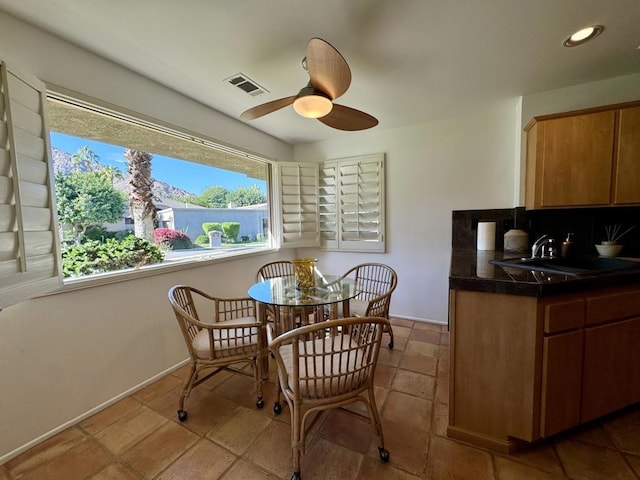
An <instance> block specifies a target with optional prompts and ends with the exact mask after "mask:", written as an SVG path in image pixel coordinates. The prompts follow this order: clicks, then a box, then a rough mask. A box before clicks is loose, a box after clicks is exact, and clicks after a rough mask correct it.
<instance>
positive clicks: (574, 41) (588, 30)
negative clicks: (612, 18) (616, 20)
mask: <svg viewBox="0 0 640 480" xmlns="http://www.w3.org/2000/svg"><path fill="white" fill-rule="evenodd" d="M603 30H604V27H603V26H602V25H590V26H588V27H585V28H583V29H581V30H578V31H577V32H576V33H574V34H573V35H571V36H570V37H569V38H567V39H566V40H565V41H564V43H563V45H564V46H565V47H575V46H576V45H582V44H583V43H585V42H588V41H589V40H591V39H592V38H596V37H597V36H598V35H600V34H601V33H602V31H603Z"/></svg>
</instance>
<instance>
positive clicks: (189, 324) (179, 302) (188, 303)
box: [169, 285, 203, 356]
mask: <svg viewBox="0 0 640 480" xmlns="http://www.w3.org/2000/svg"><path fill="white" fill-rule="evenodd" d="M194 291H197V292H198V293H199V294H203V292H200V291H198V290H196V289H194V288H193V287H187V286H185V285H176V286H174V287H171V289H170V290H169V303H170V304H171V307H172V308H173V313H175V315H176V320H178V325H179V326H180V330H181V331H182V335H183V336H184V340H185V342H186V344H187V347H188V348H189V354H190V355H191V356H194V355H193V347H192V344H193V339H194V338H195V336H196V335H197V334H198V332H200V330H202V326H200V325H199V323H200V317H199V316H198V310H197V308H196V305H195V303H194V301H193V295H192V292H194Z"/></svg>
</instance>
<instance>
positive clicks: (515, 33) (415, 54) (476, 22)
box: [0, 0, 640, 144]
mask: <svg viewBox="0 0 640 480" xmlns="http://www.w3.org/2000/svg"><path fill="white" fill-rule="evenodd" d="M0 9H3V10H5V11H7V12H8V13H11V14H13V15H15V16H17V17H19V18H22V19H24V20H26V21H28V22H30V23H34V24H36V25H38V26H40V27H41V28H43V29H45V30H49V31H51V32H53V33H54V34H57V35H59V36H61V37H64V38H66V39H68V40H69V41H71V42H73V43H76V44H79V45H82V46H84V47H85V48H87V49H89V50H91V51H93V52H96V53H98V54H100V55H102V56H104V57H106V58H108V59H111V60H113V61H115V62H117V63H119V64H122V65H125V66H127V67H128V68H130V69H132V70H134V71H136V72H138V73H140V74H142V75H145V76H147V77H150V78H152V79H155V80H156V81H158V82H160V83H162V84H164V85H166V86H168V87H170V88H172V89H174V90H177V91H179V92H182V93H184V94H185V95H188V96H190V97H192V98H194V99H196V100H198V101H200V102H202V103H204V104H206V105H209V106H211V107H212V108H215V109H216V110H219V111H221V112H223V113H225V114H227V115H229V116H230V117H233V118H236V119H238V118H239V116H240V114H241V113H242V112H243V111H244V110H246V109H248V108H250V107H253V106H255V105H258V104H261V103H264V102H267V101H271V100H275V99H278V98H281V97H286V96H289V95H295V94H296V93H297V92H298V90H299V89H300V88H302V87H303V86H305V84H306V83H307V80H308V76H307V73H306V72H305V71H304V70H303V69H302V67H301V60H302V58H303V57H304V55H305V49H306V44H307V42H308V40H309V39H310V38H311V37H320V38H323V39H324V40H326V41H328V42H329V43H331V44H332V45H333V46H335V47H336V48H337V49H338V50H339V51H340V52H341V53H342V55H343V56H344V57H345V59H346V60H347V62H348V63H349V65H350V67H351V71H352V76H353V78H352V82H351V87H350V88H349V90H348V91H347V93H346V94H345V95H343V96H342V97H340V98H339V99H338V100H337V103H341V104H343V105H347V106H349V107H352V108H356V109H358V110H363V111H365V112H367V113H369V114H371V115H373V116H375V117H376V118H378V120H379V121H380V123H379V125H378V126H377V127H374V128H376V129H388V128H394V127H399V126H404V125H410V124H415V123H420V122H424V121H429V120H433V119H437V118H441V117H444V116H448V115H455V114H456V113H460V112H463V111H466V110H469V109H470V108H473V107H474V106H477V105H481V104H482V103H484V102H490V101H493V100H496V99H501V98H508V97H516V96H520V95H525V94H530V93H535V92H540V91H546V90H550V89H554V88H559V87H564V86H569V85H576V84H579V83H585V82H591V81H596V80H600V79H604V78H610V77H615V76H620V75H626V74H631V73H638V72H640V50H639V49H638V47H639V46H640V0H533V1H532V0H486V1H485V0H322V1H317V0H314V1H311V0H182V1H177V0H108V1H99V0H0ZM589 24H601V25H604V26H605V31H604V33H602V34H601V35H600V36H599V37H597V38H596V39H595V40H593V41H592V42H590V43H588V44H585V45H582V46H578V47H574V48H570V49H569V48H565V47H563V46H562V42H563V40H564V39H565V37H567V36H568V35H569V34H570V33H572V32H573V31H575V30H577V29H579V28H581V27H583V26H585V25H589ZM237 73H243V74H245V75H247V76H249V77H250V78H251V79H253V80H254V81H256V82H257V83H258V84H260V85H261V86H263V87H264V88H266V89H267V90H268V91H269V93H268V94H264V95H261V96H258V97H252V96H250V95H248V94H246V93H245V92H243V91H241V90H240V89H238V88H236V87H233V86H231V85H229V84H228V83H226V82H225V79H227V78H229V77H231V76H232V75H235V74H237ZM250 123H251V124H252V125H253V126H255V128H257V129H259V130H262V131H264V132H266V133H268V134H270V135H273V136H275V137H278V138H281V139H282V140H284V141H287V142H289V143H292V144H299V143H306V142H312V141H320V140H325V139H330V138H336V137H337V136H342V135H350V133H348V132H342V131H339V130H334V129H331V128H330V127H327V126H325V125H323V124H322V123H320V122H318V121H316V120H309V119H303V118H302V117H299V116H297V115H296V114H295V113H294V112H293V109H292V107H290V106H289V107H286V108H284V109H282V110H279V111H277V112H275V113H272V114H269V115H267V116H264V117H262V118H260V119H257V120H253V121H251V122H250Z"/></svg>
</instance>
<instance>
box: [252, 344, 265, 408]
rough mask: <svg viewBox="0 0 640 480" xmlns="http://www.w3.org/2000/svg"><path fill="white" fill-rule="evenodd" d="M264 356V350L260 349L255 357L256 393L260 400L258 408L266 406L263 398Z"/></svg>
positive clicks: (257, 403)
mask: <svg viewBox="0 0 640 480" xmlns="http://www.w3.org/2000/svg"><path fill="white" fill-rule="evenodd" d="M262 357H263V352H262V351H260V352H259V353H258V355H257V356H256V357H255V358H254V359H253V377H254V380H255V382H256V394H257V396H258V400H257V401H256V408H263V407H264V399H263V398H262V386H263V379H262Z"/></svg>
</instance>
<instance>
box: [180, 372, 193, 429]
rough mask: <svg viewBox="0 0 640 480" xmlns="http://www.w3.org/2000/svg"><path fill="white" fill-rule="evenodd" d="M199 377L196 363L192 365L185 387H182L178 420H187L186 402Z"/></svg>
mask: <svg viewBox="0 0 640 480" xmlns="http://www.w3.org/2000/svg"><path fill="white" fill-rule="evenodd" d="M197 376H198V373H197V370H196V364H195V362H192V363H191V370H190V371H189V376H188V377H187V378H186V379H185V381H184V386H183V387H182V394H181V395H180V400H179V401H178V420H180V421H181V422H184V421H185V420H186V419H187V412H186V411H185V409H184V402H185V400H186V399H187V397H188V396H189V394H190V393H191V389H192V388H193V383H194V382H195V381H196V378H197Z"/></svg>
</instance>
